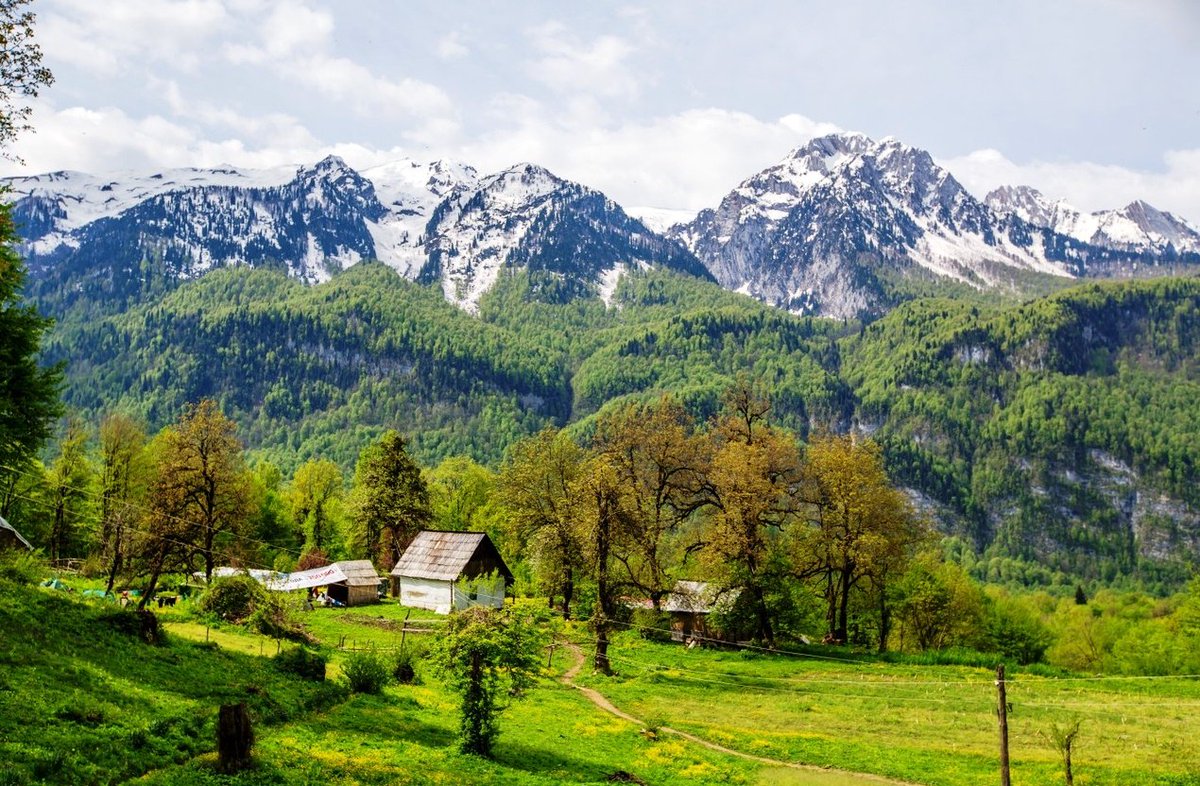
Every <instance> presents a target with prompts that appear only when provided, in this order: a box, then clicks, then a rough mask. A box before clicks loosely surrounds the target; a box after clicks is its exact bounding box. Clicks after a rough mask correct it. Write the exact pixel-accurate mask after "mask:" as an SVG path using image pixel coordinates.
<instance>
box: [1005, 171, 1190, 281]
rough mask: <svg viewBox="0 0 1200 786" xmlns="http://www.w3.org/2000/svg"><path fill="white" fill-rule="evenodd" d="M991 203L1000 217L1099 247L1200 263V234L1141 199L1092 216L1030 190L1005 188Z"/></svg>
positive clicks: (1166, 259) (1169, 260)
mask: <svg viewBox="0 0 1200 786" xmlns="http://www.w3.org/2000/svg"><path fill="white" fill-rule="evenodd" d="M985 202H986V203H987V205H988V206H989V207H991V208H992V209H993V210H996V211H997V212H1001V213H1008V214H1011V215H1015V216H1017V217H1019V218H1021V219H1022V220H1024V221H1026V222H1027V223H1029V224H1030V225H1032V226H1036V227H1043V228H1046V229H1050V230H1052V231H1054V232H1057V233H1059V234H1062V235H1067V236H1069V237H1073V238H1076V239H1077V240H1081V241H1083V242H1084V243H1088V244H1090V245H1093V246H1098V247H1101V248H1106V249H1111V250H1113V251H1120V252H1126V253H1130V254H1137V255H1142V256H1147V257H1154V258H1158V259H1161V260H1163V261H1167V262H1173V261H1190V262H1200V232H1197V231H1196V230H1195V229H1193V228H1192V227H1191V226H1189V225H1188V224H1187V222H1185V221H1183V220H1181V219H1178V218H1176V217H1175V216H1173V215H1171V214H1170V213H1165V212H1162V211H1160V210H1158V209H1156V208H1155V207H1153V206H1152V205H1148V204H1146V203H1145V202H1142V201H1141V200H1138V201H1135V202H1131V203H1129V204H1128V205H1126V206H1125V207H1123V208H1121V209H1120V210H1101V211H1097V212H1095V213H1090V214H1089V213H1084V212H1082V211H1080V210H1079V209H1078V208H1075V207H1073V206H1072V205H1070V204H1069V203H1067V202H1066V201H1065V200H1061V199H1059V200H1054V201H1051V200H1049V199H1047V198H1046V197H1045V196H1044V195H1043V194H1042V193H1041V192H1040V191H1038V190H1037V189H1034V188H1030V187H1029V186H1015V187H1012V186H1004V187H1002V188H998V189H996V190H994V191H992V192H991V193H989V194H988V195H987V197H986V198H985Z"/></svg>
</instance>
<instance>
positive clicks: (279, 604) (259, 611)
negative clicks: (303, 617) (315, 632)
mask: <svg viewBox="0 0 1200 786" xmlns="http://www.w3.org/2000/svg"><path fill="white" fill-rule="evenodd" d="M298 602H299V598H295V597H293V596H291V595H289V594H287V593H281V592H267V593H264V594H263V596H262V598H261V599H259V600H258V601H257V603H256V605H255V609H254V612H253V613H252V614H251V615H250V620H249V622H250V625H251V627H253V628H254V629H255V630H257V631H258V632H259V633H262V634H264V635H266V636H271V637H273V638H276V639H288V640H290V641H297V642H300V643H302V644H307V643H309V641H310V639H309V636H308V634H307V633H305V632H304V629H303V627H302V626H301V625H300V623H299V622H298V621H297V619H296V607H297V604H298Z"/></svg>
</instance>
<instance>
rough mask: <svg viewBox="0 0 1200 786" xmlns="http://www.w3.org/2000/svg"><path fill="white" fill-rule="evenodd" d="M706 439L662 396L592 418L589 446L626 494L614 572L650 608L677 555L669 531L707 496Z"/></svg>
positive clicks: (666, 586)
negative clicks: (592, 440) (592, 444)
mask: <svg viewBox="0 0 1200 786" xmlns="http://www.w3.org/2000/svg"><path fill="white" fill-rule="evenodd" d="M710 445H711V443H710V442H709V441H708V440H707V439H705V438H704V437H703V436H702V435H699V434H697V433H696V431H695V425H694V423H693V421H692V418H691V417H690V416H689V415H688V413H687V412H686V411H685V410H684V409H683V407H682V406H680V405H679V404H678V403H677V402H675V401H673V400H672V399H670V398H667V397H663V398H660V399H659V400H657V401H653V402H648V403H633V404H630V405H628V406H626V407H623V408H621V409H619V410H617V411H615V412H613V413H611V414H609V415H607V416H605V417H603V418H601V419H600V421H599V423H598V424H597V429H596V437H595V448H596V450H597V451H598V452H600V453H602V454H604V455H605V456H606V457H607V458H608V461H609V464H610V466H611V467H612V469H613V471H614V472H615V473H616V475H617V478H618V480H619V482H620V484H621V485H622V486H623V487H624V489H625V491H626V493H627V495H628V505H629V522H628V523H629V526H628V528H627V530H626V532H625V533H624V534H625V535H626V541H627V543H626V544H625V548H622V549H621V550H620V551H619V552H618V553H617V554H616V555H615V559H616V561H617V562H618V563H619V566H620V568H619V572H620V573H621V574H623V575H622V580H623V581H625V582H628V583H629V584H630V585H631V586H632V587H634V588H635V589H637V591H639V592H640V593H643V594H645V595H646V596H648V597H649V598H650V599H651V601H652V602H653V603H654V606H655V607H656V608H657V607H658V606H659V604H660V602H661V601H662V599H663V597H664V596H666V594H667V593H668V592H670V590H671V588H672V587H673V586H674V583H675V577H674V576H673V573H674V567H675V566H676V565H677V564H678V563H679V562H680V558H681V549H680V544H679V543H678V539H677V537H676V536H677V535H679V533H680V531H681V530H682V529H683V528H684V525H685V524H686V522H687V521H688V519H689V518H690V517H691V516H692V514H693V513H695V512H696V511H698V510H702V509H704V508H706V507H708V506H710V505H711V504H712V503H713V501H714V495H713V493H712V487H711V485H710V484H709V482H708V477H707V472H708V469H709V464H710V462H711V450H710Z"/></svg>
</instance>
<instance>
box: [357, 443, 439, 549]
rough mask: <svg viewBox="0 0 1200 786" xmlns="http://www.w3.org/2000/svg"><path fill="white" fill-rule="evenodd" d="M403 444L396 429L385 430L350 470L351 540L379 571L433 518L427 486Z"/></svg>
mask: <svg viewBox="0 0 1200 786" xmlns="http://www.w3.org/2000/svg"><path fill="white" fill-rule="evenodd" d="M406 446H407V442H406V441H405V439H404V437H402V436H401V435H400V434H399V432H396V431H389V432H387V433H386V434H384V435H383V437H381V438H380V440H379V441H378V442H375V443H373V444H371V445H368V446H367V447H366V448H365V449H364V450H363V452H362V454H361V455H360V456H359V458H358V464H357V465H356V466H355V469H354V489H353V491H352V492H351V510H352V511H353V512H352V522H351V523H352V526H353V530H352V533H351V542H352V545H353V548H354V550H355V551H356V552H357V553H358V554H360V555H362V556H365V557H367V558H368V559H372V560H375V561H376V562H377V563H378V564H379V565H380V567H382V568H384V569H385V570H387V569H390V568H391V566H392V565H395V564H396V560H398V559H399V558H400V555H401V554H403V553H404V549H406V548H407V547H408V544H409V543H410V542H412V539H413V538H414V537H415V536H416V534H417V533H418V532H420V531H421V530H422V529H424V528H426V527H427V526H429V522H430V521H431V520H432V518H433V513H432V511H431V509H430V506H429V489H428V488H427V487H426V485H425V479H424V478H423V477H421V468H420V467H418V466H417V464H416V462H415V461H413V460H412V457H410V456H409V455H408V451H407V450H406Z"/></svg>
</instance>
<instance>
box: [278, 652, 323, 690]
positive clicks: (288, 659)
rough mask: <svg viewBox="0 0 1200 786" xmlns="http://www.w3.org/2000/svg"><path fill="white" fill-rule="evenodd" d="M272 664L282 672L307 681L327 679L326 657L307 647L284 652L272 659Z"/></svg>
mask: <svg viewBox="0 0 1200 786" xmlns="http://www.w3.org/2000/svg"><path fill="white" fill-rule="evenodd" d="M271 663H272V664H274V666H275V668H277V669H279V670H280V671H283V672H286V673H288V674H296V675H299V676H300V677H302V678H303V679H306V680H312V681H313V682H322V681H323V680H324V679H325V656H324V655H321V654H320V653H318V652H313V651H312V650H310V649H307V648H305V647H296V648H295V649H287V650H284V651H283V652H281V653H279V654H278V655H276V656H275V657H274V658H272V659H271Z"/></svg>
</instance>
